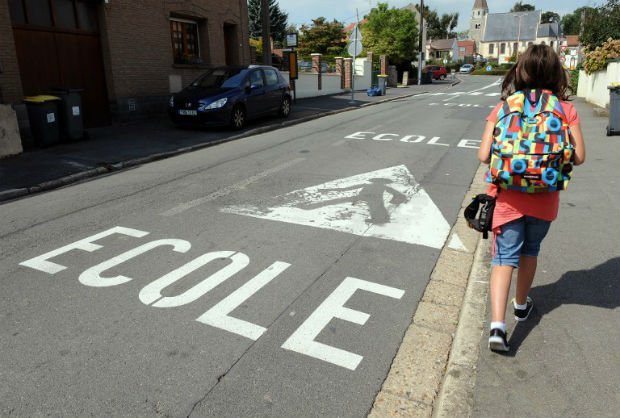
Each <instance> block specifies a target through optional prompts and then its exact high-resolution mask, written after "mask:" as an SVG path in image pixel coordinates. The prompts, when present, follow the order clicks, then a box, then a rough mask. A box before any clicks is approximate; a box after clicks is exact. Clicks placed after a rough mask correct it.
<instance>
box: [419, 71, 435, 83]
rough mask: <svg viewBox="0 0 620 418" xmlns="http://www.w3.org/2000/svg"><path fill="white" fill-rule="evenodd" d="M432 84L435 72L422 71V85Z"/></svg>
mask: <svg viewBox="0 0 620 418" xmlns="http://www.w3.org/2000/svg"><path fill="white" fill-rule="evenodd" d="M432 83H433V72H432V71H422V83H421V84H432Z"/></svg>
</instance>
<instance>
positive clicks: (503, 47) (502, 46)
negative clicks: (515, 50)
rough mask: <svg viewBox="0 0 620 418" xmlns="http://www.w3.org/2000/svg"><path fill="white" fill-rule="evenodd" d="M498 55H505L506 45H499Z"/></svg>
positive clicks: (503, 43)
mask: <svg viewBox="0 0 620 418" xmlns="http://www.w3.org/2000/svg"><path fill="white" fill-rule="evenodd" d="M499 53H500V54H502V55H503V54H505V53H506V43H505V42H502V43H501V44H499Z"/></svg>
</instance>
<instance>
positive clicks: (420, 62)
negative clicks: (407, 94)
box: [418, 0, 424, 86]
mask: <svg viewBox="0 0 620 418" xmlns="http://www.w3.org/2000/svg"><path fill="white" fill-rule="evenodd" d="M423 36H424V0H420V40H419V47H420V53H419V54H418V55H419V56H418V86H420V85H422V60H423V59H422V56H423V55H424V51H423V50H422V46H423V45H422V37H423Z"/></svg>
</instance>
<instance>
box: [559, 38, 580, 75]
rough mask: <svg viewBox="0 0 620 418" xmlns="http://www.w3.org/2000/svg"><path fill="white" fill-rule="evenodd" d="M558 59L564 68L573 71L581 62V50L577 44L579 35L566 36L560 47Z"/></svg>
mask: <svg viewBox="0 0 620 418" xmlns="http://www.w3.org/2000/svg"><path fill="white" fill-rule="evenodd" d="M560 59H561V60H562V62H563V63H564V66H565V67H566V68H569V69H571V70H574V69H575V68H577V65H578V64H579V63H580V62H581V61H582V60H583V50H582V49H581V44H580V43H579V35H567V36H566V40H565V41H564V42H563V43H562V45H560Z"/></svg>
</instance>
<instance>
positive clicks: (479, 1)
mask: <svg viewBox="0 0 620 418" xmlns="http://www.w3.org/2000/svg"><path fill="white" fill-rule="evenodd" d="M474 9H484V10H486V11H487V13H488V12H489V6H487V0H476V2H475V3H474Z"/></svg>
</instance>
